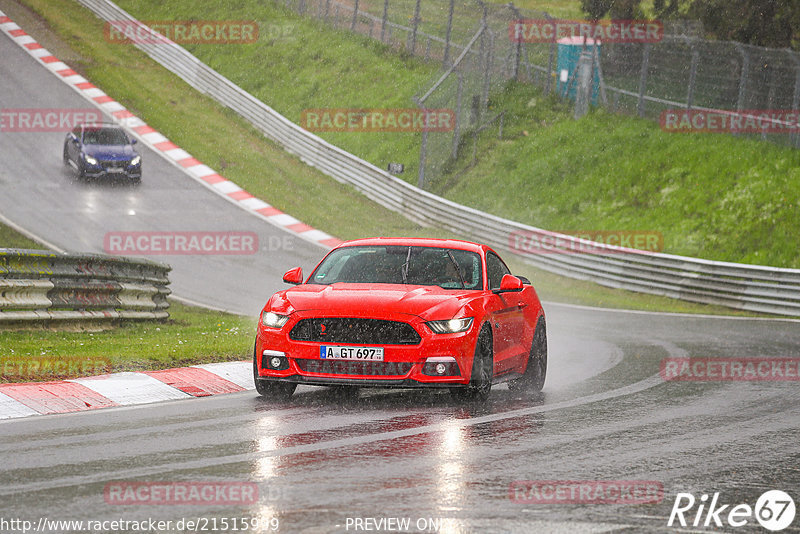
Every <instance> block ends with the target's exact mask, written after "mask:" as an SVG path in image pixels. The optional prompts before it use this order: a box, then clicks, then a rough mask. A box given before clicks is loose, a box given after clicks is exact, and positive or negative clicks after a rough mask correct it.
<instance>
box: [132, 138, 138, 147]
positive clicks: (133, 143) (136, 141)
mask: <svg viewBox="0 0 800 534" xmlns="http://www.w3.org/2000/svg"><path fill="white" fill-rule="evenodd" d="M138 142H139V140H138V139H136V138H135V137H132V138H131V144H132V145H135V144H136V143H138Z"/></svg>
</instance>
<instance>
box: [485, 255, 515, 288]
mask: <svg viewBox="0 0 800 534" xmlns="http://www.w3.org/2000/svg"><path fill="white" fill-rule="evenodd" d="M506 274H511V271H509V270H508V267H506V264H505V263H503V260H501V259H500V258H499V257H498V256H497V254H492V253H491V252H488V253H487V254H486V275H487V276H488V278H489V289H499V288H500V281H501V280H502V279H503V275H506Z"/></svg>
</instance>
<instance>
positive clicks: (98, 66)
mask: <svg viewBox="0 0 800 534" xmlns="http://www.w3.org/2000/svg"><path fill="white" fill-rule="evenodd" d="M26 4H27V5H29V6H31V7H32V8H33V9H34V10H35V11H36V12H37V13H38V14H39V15H40V16H41V17H43V19H44V21H45V24H46V26H47V28H49V30H50V31H51V32H52V33H53V40H52V42H44V43H43V44H45V46H47V47H48V48H50V49H51V50H52V51H53V52H55V53H56V55H58V56H59V57H63V58H65V59H67V60H68V61H70V63H71V64H72V65H73V66H74V67H76V70H78V71H79V72H81V73H83V74H85V75H86V76H87V77H89V78H90V79H92V81H93V82H95V83H96V84H97V85H99V86H100V87H101V88H103V89H104V90H106V91H107V92H109V93H110V94H112V95H113V96H114V98H115V99H117V100H119V101H120V102H122V103H123V104H124V105H126V106H127V107H128V108H129V109H131V110H132V111H133V112H134V113H136V114H138V115H140V116H141V117H142V118H143V119H145V120H146V121H147V122H148V123H150V124H151V125H152V126H154V127H155V128H157V129H159V130H160V131H162V132H164V133H165V134H166V135H167V136H168V137H170V138H171V139H173V140H174V141H175V142H177V143H178V144H180V145H181V146H182V147H184V148H186V149H187V150H189V152H191V153H192V154H193V155H195V156H197V157H199V158H200V159H201V160H202V161H204V162H206V163H208V164H209V165H211V166H212V167H215V168H216V169H217V170H220V171H221V172H223V173H224V174H225V175H226V177H228V178H230V179H232V180H234V181H235V182H237V183H239V184H240V185H242V186H243V187H245V188H246V189H248V190H249V191H251V192H252V193H254V194H256V195H257V196H259V197H260V198H263V199H264V200H266V201H268V202H270V203H271V204H273V205H275V206H277V207H278V208H280V209H283V210H285V211H287V212H288V213H291V214H292V215H295V216H297V217H298V218H300V219H301V220H303V221H305V222H308V223H310V224H312V225H313V226H316V227H318V228H321V229H323V230H325V231H327V232H329V233H332V234H333V235H336V236H337V237H340V238H345V239H347V238H354V237H364V236H369V235H412V236H414V235H425V236H431V237H440V236H441V237H445V236H450V235H449V234H447V233H446V232H443V231H439V230H436V229H424V228H420V227H418V226H416V225H414V224H413V223H410V222H408V221H407V220H406V219H404V218H403V217H402V216H400V215H398V214H395V213H393V212H389V211H388V210H385V209H383V208H380V207H378V206H376V205H375V204H374V203H372V202H370V201H368V200H367V199H366V198H365V197H363V195H360V194H358V193H357V192H355V191H354V190H353V189H352V188H350V187H348V186H343V185H340V184H338V183H336V182H335V181H333V180H331V179H330V178H327V177H326V176H324V175H322V174H321V173H319V172H317V171H315V170H313V169H311V168H309V167H307V166H305V165H304V164H302V163H301V162H300V161H299V160H297V159H296V158H294V157H292V156H289V155H287V154H286V153H284V152H283V151H281V150H279V149H278V148H277V147H276V146H274V145H273V144H272V143H270V142H268V141H265V140H264V139H263V138H262V137H261V136H260V135H258V134H257V133H256V132H255V131H254V130H253V129H252V128H251V127H250V126H249V125H247V124H246V123H244V121H242V120H241V119H239V118H237V117H236V116H235V115H234V114H233V113H231V112H230V111H229V110H226V109H225V108H222V107H221V106H219V105H218V104H215V103H214V102H213V101H211V100H210V99H208V98H205V97H203V96H201V95H198V94H197V93H196V92H195V91H194V90H192V89H191V88H189V87H188V86H187V85H185V84H184V83H183V82H181V81H180V80H179V79H177V78H176V77H174V76H173V75H171V74H169V73H167V72H166V71H164V69H162V68H160V67H158V66H156V65H155V64H154V63H153V62H151V61H150V60H148V59H147V58H146V57H145V56H144V55H143V54H142V53H140V52H138V51H137V50H136V49H135V48H133V47H131V46H125V45H113V46H109V45H108V44H107V43H105V42H104V41H103V38H102V29H103V27H102V23H100V22H99V21H97V20H96V19H94V18H93V16H91V15H90V14H88V12H87V11H86V10H84V9H83V8H82V7H80V6H78V5H77V4H75V3H74V2H72V1H68V0H47V1H46V0H26ZM122 4H123V6H124V7H126V8H129V9H131V10H132V11H133V13H134V14H135V15H136V16H138V17H140V18H142V19H149V20H153V19H158V18H174V19H183V18H187V17H188V16H189V14H190V13H191V10H187V8H185V7H181V6H182V5H183V4H181V3H179V2H170V3H168V4H166V3H162V4H157V5H156V3H155V2H152V1H147V2H137V3H135V5H134V3H133V2H129V1H125V2H122ZM195 5H196V4H195ZM202 7H203V8H204V9H205V11H204V19H212V18H214V17H219V18H224V19H228V20H230V19H241V18H257V19H258V20H265V21H268V23H269V24H271V25H272V26H271V27H273V28H274V27H283V26H282V25H288V27H291V28H293V29H294V34H292V36H291V37H290V38H289V43H288V44H287V43H284V42H282V41H281V42H278V41H275V42H272V41H269V40H268V41H266V42H265V43H261V42H259V43H258V44H257V45H245V46H232V45H227V47H225V46H223V47H216V48H214V47H211V46H209V45H204V46H200V45H197V46H195V47H193V50H194V51H195V52H196V53H198V54H200V55H201V56H203V57H204V59H208V60H209V63H212V65H214V66H216V67H218V68H219V69H220V70H222V71H223V73H225V74H226V75H228V76H229V77H230V78H232V79H233V80H234V81H236V82H237V83H242V84H243V85H245V86H246V88H248V89H249V90H252V91H254V92H256V93H257V94H259V95H260V96H261V98H262V99H264V100H265V101H266V102H267V103H268V104H270V105H272V106H273V107H275V108H277V110H278V111H279V112H282V113H286V114H287V115H288V116H289V117H290V118H292V117H295V118H297V116H298V115H299V113H300V111H301V110H302V109H305V108H307V107H308V108H311V107H323V106H334V107H346V106H354V107H369V106H371V105H375V104H378V105H381V106H385V107H391V106H392V105H396V104H402V102H403V101H405V99H407V98H409V95H411V94H413V93H414V92H415V91H417V90H418V89H419V87H418V86H417V84H418V82H419V80H420V79H426V77H428V76H430V74H431V72H434V67H431V66H429V65H425V64H423V63H421V62H419V61H417V60H414V59H410V58H408V57H406V56H404V55H402V54H400V55H398V54H396V53H395V52H393V51H391V50H389V49H388V48H385V47H383V46H381V45H377V44H375V43H372V42H370V41H368V40H366V39H365V38H363V37H360V36H352V35H350V34H348V33H347V32H343V31H334V30H330V29H328V28H326V27H325V26H323V25H320V24H318V23H316V22H314V21H309V20H308V19H303V18H299V17H297V16H295V15H294V14H293V13H292V12H290V11H287V10H284V9H280V8H276V7H275V6H274V4H273V3H271V2H267V3H265V4H259V5H256V4H255V3H252V2H242V3H239V4H237V5H236V6H225V7H224V8H221V7H219V6H217V5H216V4H214V3H210V2H206V3H204V4H202ZM182 10H184V11H182ZM12 16H13V14H12ZM258 17H261V18H258ZM59 36H60V38H62V39H64V40H65V41H66V42H64V41H60V40H59V39H58V38H57V37H59ZM292 37H293V38H294V39H296V41H297V42H293V41H292ZM248 47H253V48H254V49H255V50H249V49H248ZM258 47H261V48H258ZM214 50H217V51H218V52H219V53H220V54H223V56H222V57H224V59H220V58H216V59H215V57H216V56H215V52H214ZM248 50H249V51H248ZM240 53H241V54H243V56H242V58H244V59H242V58H240V55H239V54H240ZM343 53H346V55H345V58H346V60H343V59H342V54H343ZM206 55H208V56H209V58H206V57H205V56H206ZM286 64H289V65H292V68H291V69H288V68H286V67H285V66H284V65H286ZM307 64H309V65H311V66H310V67H307V66H306V65H307ZM108 65H117V66H121V65H124V66H125V67H124V68H119V69H114V68H108ZM323 82H324V83H323ZM247 84H252V85H253V87H247ZM144 87H147V88H149V87H158V88H159V89H158V91H150V90H147V91H143V90H142V88H144ZM530 90H531V91H533V90H532V89H530ZM375 94H377V95H383V96H382V97H381V98H383V97H385V98H387V99H394V100H390V104H389V105H387V103H386V101H384V100H381V99H380V98H374V96H373V95H375ZM398 95H399V96H398ZM373 98H374V99H373ZM500 98H505V96H504V95H500ZM517 100H519V98H518V97H517ZM525 102H527V101H525ZM534 108H535V109H536V110H537V111H536V113H537V114H539V115H540V117H538V116H537V117H538V118H537V123H536V124H531V125H529V126H527V127H529V128H530V129H531V131H533V130H534V128H535V127H540V128H542V129H545V126H548V125H550V126H553V127H554V128H555V127H562V128H563V127H564V126H563V125H562V123H563V122H564V121H563V117H562V115H563V113H565V112H564V111H562V110H560V109H559V108H558V106H553V107H552V109H550V108H549V107H537V106H534ZM523 109H524V111H525V112H526V113H525V114H523V115H521V116H520V118H519V121H522V122H525V121H528V120H529V119H530V113H529V111H530V108H529V107H527V106H523ZM542 117H544V118H542ZM512 124H515V125H516V126H515V128H517V130H518V134H514V135H515V139H516V138H518V137H524V136H522V135H521V134H519V123H518V122H514V123H512ZM559 125H561V126H559ZM612 129H613V128H612ZM326 135H327V134H326ZM327 138H329V139H331V140H333V141H334V142H338V144H341V145H343V146H344V148H345V149H347V150H350V151H353V152H356V153H357V154H359V155H361V156H362V157H366V158H367V159H370V160H371V161H375V162H376V163H378V164H381V165H382V162H383V161H386V160H390V161H400V162H405V163H408V160H409V159H412V160H413V159H414V158H416V157H417V150H418V149H417V146H415V144H414V143H413V142H412V141H411V139H413V137H408V138H404V137H402V136H399V135H398V134H384V135H383V136H381V135H378V134H361V137H359V136H351V135H349V134H337V135H329V136H328V137H327ZM578 138H579V137H578ZM393 139H394V141H396V143H395V142H394V141H393ZM532 139H533V138H532V137H531V138H530V141H532ZM564 141H569V143H566V144H569V145H574V146H573V149H572V150H574V151H577V152H579V151H580V149H581V147H582V146H583V145H582V144H581V143H574V142H573V140H572V139H561V142H562V143H563V142H564ZM507 142H508V141H503V142H502V143H501V144H505V143H507ZM496 148H499V149H500V150H506V147H505V146H500V147H496ZM514 149H515V150H518V146H515V147H514ZM553 149H554V150H556V151H557V152H558V151H560V150H566V149H567V147H566V146H565V147H561V146H556V147H554V148H553ZM359 150H362V151H361V152H359ZM381 158H384V159H381ZM534 159H535V158H534ZM415 174H416V173H415V172H413V171H412V172H409V173H407V174H406V177H407V178H408V179H410V180H411V181H413V180H414V176H415ZM468 174H469V173H468ZM409 175H410V176H409ZM476 176H480V175H476ZM466 177H467V176H466V175H465V176H464V177H463V178H466ZM457 178H458V180H457V182H456V183H460V180H461V179H462V177H457ZM501 178H502V181H501V182H500V184H501V186H500V187H493V188H491V189H490V190H488V191H484V192H483V193H482V194H485V195H486V196H488V197H495V198H496V199H503V198H508V197H514V196H519V195H518V194H517V192H516V191H514V190H513V189H509V188H508V187H506V185H505V181H506V176H505V175H503V176H502V177H501ZM565 194H566V193H565ZM532 198H534V199H540V198H542V196H541V195H539V194H537V195H534V197H532ZM320 199H324V202H320ZM582 226H583V227H582V228H581V229H587V228H591V226H587V225H582ZM647 229H652V228H651V227H650V226H649V225H648V226H647ZM451 237H452V236H451ZM455 237H459V236H455ZM515 271H516V272H518V273H519V274H523V275H529V276H530V277H531V278H533V279H534V280H538V281H539V282H538V283H537V289H538V290H539V292H540V294H542V296H543V297H544V298H548V299H551V300H567V301H571V302H579V303H582V304H590V305H591V304H595V305H604V306H620V307H629V308H634V309H663V310H667V311H693V312H701V313H709V312H713V311H721V310H718V309H714V308H709V307H706V306H700V305H694V304H687V303H682V302H677V301H673V300H670V299H663V298H658V297H650V296H646V295H639V294H633V293H629V292H621V291H617V290H612V289H607V288H604V287H601V286H597V285H595V284H589V283H581V282H577V281H574V280H570V279H565V278H560V277H555V276H553V275H550V274H545V273H539V272H537V271H536V270H534V269H533V268H531V267H529V266H520V267H519V268H515Z"/></svg>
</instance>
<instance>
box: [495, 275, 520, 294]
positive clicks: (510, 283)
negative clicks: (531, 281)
mask: <svg viewBox="0 0 800 534" xmlns="http://www.w3.org/2000/svg"><path fill="white" fill-rule="evenodd" d="M516 291H522V280H520V279H519V278H517V277H516V276H514V275H511V274H504V275H503V279H502V280H500V289H493V290H492V293H495V294H497V295H499V294H500V293H513V292H516Z"/></svg>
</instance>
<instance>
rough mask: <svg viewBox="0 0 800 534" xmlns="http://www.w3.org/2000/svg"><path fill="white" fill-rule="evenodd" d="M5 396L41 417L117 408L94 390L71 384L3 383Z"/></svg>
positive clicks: (115, 404) (2, 388) (0, 387)
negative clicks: (43, 415) (41, 415)
mask: <svg viewBox="0 0 800 534" xmlns="http://www.w3.org/2000/svg"><path fill="white" fill-rule="evenodd" d="M0 391H2V393H3V394H4V395H7V396H8V397H11V398H12V399H14V400H16V401H18V402H20V403H22V404H24V405H25V406H27V407H28V408H30V409H32V410H34V411H36V412H37V413H40V414H51V413H66V412H78V411H83V410H94V409H97V408H108V407H111V406H117V403H115V402H114V401H112V400H110V399H108V398H106V397H104V396H103V395H98V394H97V393H96V392H94V391H92V390H91V389H89V388H87V387H85V386H83V385H81V384H76V383H72V382H31V383H28V384H4V385H2V386H0Z"/></svg>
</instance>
